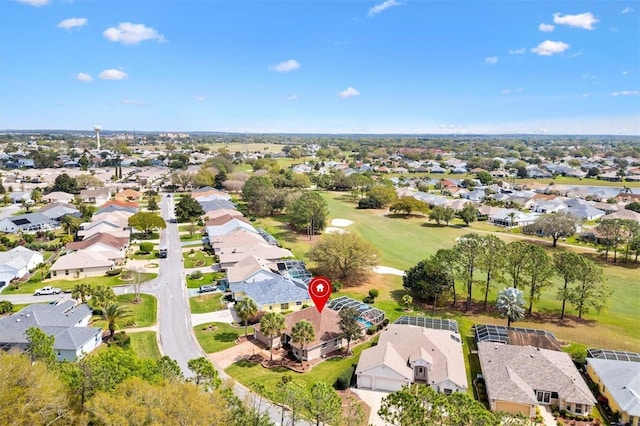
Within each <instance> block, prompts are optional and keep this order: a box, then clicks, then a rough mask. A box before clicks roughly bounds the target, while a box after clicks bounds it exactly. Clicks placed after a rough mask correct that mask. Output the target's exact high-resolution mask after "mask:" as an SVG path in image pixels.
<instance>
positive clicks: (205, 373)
mask: <svg viewBox="0 0 640 426" xmlns="http://www.w3.org/2000/svg"><path fill="white" fill-rule="evenodd" d="M187 366H188V367H189V370H191V371H193V373H194V374H195V376H194V377H193V381H194V382H195V384H196V386H202V387H204V389H205V390H207V391H210V390H213V389H217V388H218V387H219V386H220V379H219V378H218V372H217V371H216V369H215V367H214V366H213V364H211V361H209V360H208V359H207V358H205V357H200V358H194V359H190V360H189V361H188V362H187Z"/></svg>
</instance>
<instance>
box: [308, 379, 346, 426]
mask: <svg viewBox="0 0 640 426" xmlns="http://www.w3.org/2000/svg"><path fill="white" fill-rule="evenodd" d="M305 409H306V411H307V413H308V414H309V417H311V418H312V419H313V420H315V422H316V426H320V425H321V424H325V425H333V424H337V422H339V421H340V417H341V414H342V400H341V399H340V396H338V394H337V393H336V391H335V390H334V389H333V388H332V387H331V386H330V385H328V384H327V383H325V382H315V383H314V384H313V385H312V386H311V390H310V392H309V395H308V397H307V400H306V404H305Z"/></svg>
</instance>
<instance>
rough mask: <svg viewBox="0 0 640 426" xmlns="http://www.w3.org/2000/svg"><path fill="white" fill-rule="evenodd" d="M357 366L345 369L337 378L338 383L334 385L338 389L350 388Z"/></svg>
mask: <svg viewBox="0 0 640 426" xmlns="http://www.w3.org/2000/svg"><path fill="white" fill-rule="evenodd" d="M354 370H355V368H354V367H353V366H351V367H349V368H347V369H346V370H344V371H343V372H342V373H341V374H340V375H339V376H338V378H337V379H336V383H335V384H334V385H333V387H334V388H336V389H337V390H345V389H349V386H350V385H351V377H352V376H353V371H354Z"/></svg>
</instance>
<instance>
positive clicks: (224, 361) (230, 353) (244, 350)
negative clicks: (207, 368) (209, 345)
mask: <svg viewBox="0 0 640 426" xmlns="http://www.w3.org/2000/svg"><path fill="white" fill-rule="evenodd" d="M254 342H256V343H254ZM258 353H262V356H263V357H265V358H267V359H268V358H269V351H268V350H267V349H266V347H265V346H264V345H263V344H261V343H260V342H257V341H256V340H250V341H244V342H242V343H240V344H239V345H236V346H234V347H232V348H229V349H226V350H224V351H221V352H215V353H211V354H207V356H208V357H209V359H210V360H211V361H212V362H213V363H214V364H216V365H218V366H219V367H220V368H222V369H223V370H224V369H227V368H228V367H230V366H231V365H232V364H233V363H234V362H237V361H240V360H241V359H245V358H248V357H250V356H251V355H254V354H258Z"/></svg>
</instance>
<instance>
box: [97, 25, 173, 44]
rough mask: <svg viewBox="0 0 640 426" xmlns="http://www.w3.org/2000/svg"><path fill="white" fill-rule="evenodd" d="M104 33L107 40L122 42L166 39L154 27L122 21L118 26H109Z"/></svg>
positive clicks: (132, 42) (134, 42) (131, 42)
mask: <svg viewBox="0 0 640 426" xmlns="http://www.w3.org/2000/svg"><path fill="white" fill-rule="evenodd" d="M102 35H103V36H104V37H105V38H106V39H107V40H110V41H113V42H118V43H122V44H138V43H140V42H143V41H146V40H155V41H157V42H158V43H162V42H164V41H166V39H165V38H164V36H163V35H162V34H160V33H159V32H158V31H156V30H154V29H153V28H151V27H147V26H145V25H143V24H133V23H131V22H121V23H120V24H118V27H117V28H116V27H111V28H107V29H106V30H104V31H103V33H102Z"/></svg>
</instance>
